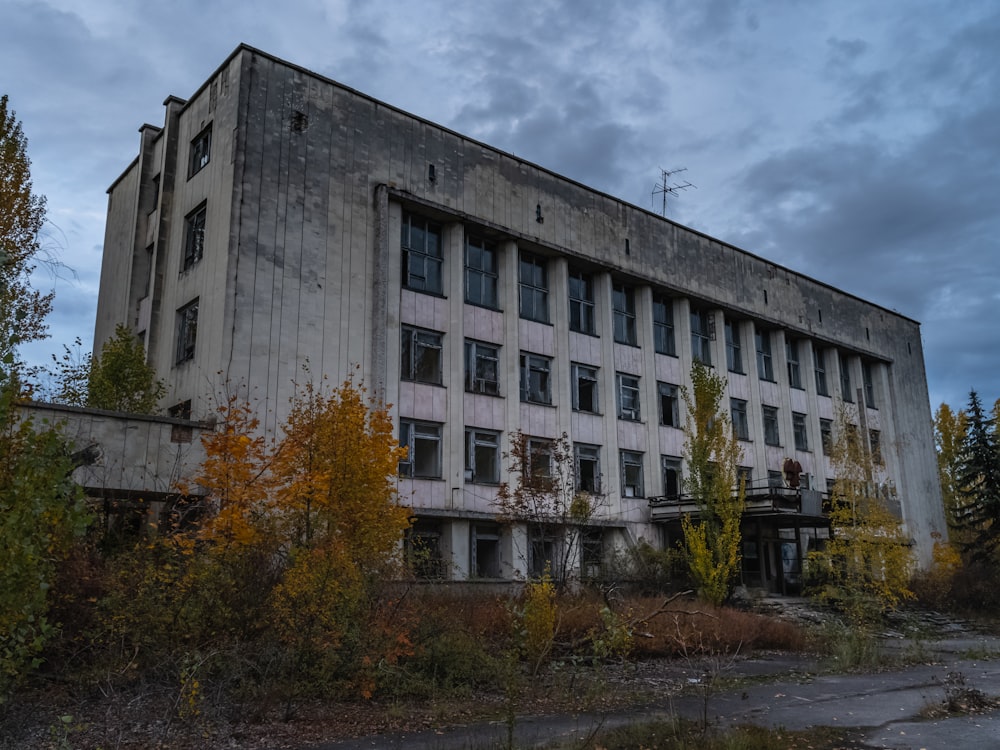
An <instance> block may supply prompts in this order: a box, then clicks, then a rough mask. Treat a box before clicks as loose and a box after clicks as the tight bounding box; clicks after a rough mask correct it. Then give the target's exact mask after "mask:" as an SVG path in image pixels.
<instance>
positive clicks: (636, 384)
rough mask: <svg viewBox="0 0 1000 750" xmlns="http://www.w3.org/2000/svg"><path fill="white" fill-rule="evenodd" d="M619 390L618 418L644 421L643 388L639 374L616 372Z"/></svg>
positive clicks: (629, 420) (628, 420)
mask: <svg viewBox="0 0 1000 750" xmlns="http://www.w3.org/2000/svg"><path fill="white" fill-rule="evenodd" d="M615 383H616V385H617V389H616V390H617V391H618V418H619V419H623V420H625V421H627V422H641V421H642V402H641V396H642V388H641V384H640V381H639V376H638V375H631V374H629V373H627V372H616V373H615Z"/></svg>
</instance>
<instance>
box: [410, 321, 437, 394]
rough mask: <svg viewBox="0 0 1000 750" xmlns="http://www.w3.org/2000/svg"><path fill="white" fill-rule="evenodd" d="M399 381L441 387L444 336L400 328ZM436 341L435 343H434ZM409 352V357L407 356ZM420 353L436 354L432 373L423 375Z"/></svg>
mask: <svg viewBox="0 0 1000 750" xmlns="http://www.w3.org/2000/svg"><path fill="white" fill-rule="evenodd" d="M399 330H400V343H399V379H400V380H403V381H406V382H408V383H424V384H426V385H443V383H444V334H443V333H441V332H440V331H432V330H430V329H428V328H418V327H417V326H410V325H404V326H400V329H399ZM435 339H436V342H435ZM407 352H409V356H407ZM420 352H437V356H436V360H437V361H436V363H435V367H434V370H435V371H434V372H433V373H432V375H431V377H430V378H428V377H426V376H425V375H423V372H422V368H421V363H423V361H424V360H423V357H422V356H421V354H420Z"/></svg>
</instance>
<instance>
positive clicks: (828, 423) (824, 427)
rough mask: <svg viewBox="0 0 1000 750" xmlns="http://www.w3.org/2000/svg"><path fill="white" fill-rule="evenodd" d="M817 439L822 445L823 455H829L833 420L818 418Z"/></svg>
mask: <svg viewBox="0 0 1000 750" xmlns="http://www.w3.org/2000/svg"><path fill="white" fill-rule="evenodd" d="M819 439H820V444H821V445H822V446H823V455H824V456H829V455H830V453H831V451H833V420H831V419H820V420H819Z"/></svg>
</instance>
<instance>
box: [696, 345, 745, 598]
mask: <svg viewBox="0 0 1000 750" xmlns="http://www.w3.org/2000/svg"><path fill="white" fill-rule="evenodd" d="M725 391H726V381H725V379H724V378H722V377H720V376H719V375H717V374H715V372H714V371H713V370H711V369H710V368H709V367H708V366H706V365H705V364H703V363H701V362H699V361H697V360H696V361H695V362H694V364H693V366H692V367H691V388H690V389H688V388H686V387H685V388H684V389H682V395H683V398H684V404H685V406H686V407H687V409H686V413H685V418H684V431H685V433H686V438H685V441H684V457H685V458H686V459H687V470H688V473H687V476H686V477H685V480H684V488H685V490H686V492H687V494H689V495H690V496H691V498H692V499H693V500H694V501H695V502H696V503H697V504H698V517H697V518H692V517H691V514H687V515H684V516H683V517H682V518H681V528H682V529H683V531H684V551H685V555H686V558H687V564H688V570H689V571H690V573H691V577H692V579H693V580H694V583H695V586H696V588H697V592H698V597H699V598H700V599H702V601H704V602H706V603H709V604H713V605H716V606H718V605H720V604H722V603H723V602H724V601H725V600H726V599H727V598H728V597H729V594H730V593H731V591H732V586H733V583H734V581H735V580H736V578H737V576H738V575H739V571H740V551H741V549H740V548H741V545H742V534H741V532H740V523H741V521H742V518H743V508H744V505H745V502H744V499H745V494H746V488H745V486H744V483H743V481H742V479H741V478H740V477H739V471H738V468H739V465H740V459H741V458H742V455H743V449H742V447H741V446H740V442H739V439H738V438H737V437H736V435H735V434H734V432H733V427H732V423H731V420H730V417H729V415H728V414H727V413H726V412H725V411H724V410H723V409H722V398H723V395H724V394H725Z"/></svg>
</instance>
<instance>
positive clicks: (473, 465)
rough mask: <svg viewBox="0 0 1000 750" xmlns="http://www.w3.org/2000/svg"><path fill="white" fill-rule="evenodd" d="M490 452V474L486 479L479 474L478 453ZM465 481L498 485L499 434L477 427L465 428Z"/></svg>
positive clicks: (495, 431)
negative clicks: (481, 451)
mask: <svg viewBox="0 0 1000 750" xmlns="http://www.w3.org/2000/svg"><path fill="white" fill-rule="evenodd" d="M480 449H483V450H484V451H486V450H488V451H491V452H492V458H491V459H490V461H491V462H492V472H491V474H490V475H489V476H487V477H485V478H484V477H482V476H480V473H479V451H480ZM465 481H466V482H470V483H472V484H500V433H499V432H498V431H497V430H484V429H482V428H479V427H466V428H465Z"/></svg>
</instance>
